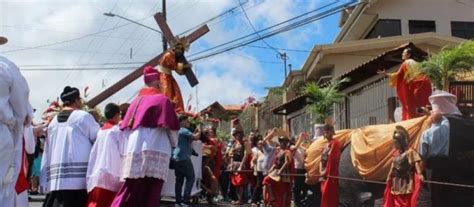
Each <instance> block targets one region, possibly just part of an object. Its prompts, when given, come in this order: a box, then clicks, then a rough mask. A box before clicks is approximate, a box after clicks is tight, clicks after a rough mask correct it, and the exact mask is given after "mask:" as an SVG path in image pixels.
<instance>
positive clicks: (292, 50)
mask: <svg viewBox="0 0 474 207" xmlns="http://www.w3.org/2000/svg"><path fill="white" fill-rule="evenodd" d="M245 47H252V48H257V49H265V50H272V48H269V47H266V46H259V45H245ZM277 49H278V50H283V51H289V52H299V53H318V51H312V50H304V49H292V48H281V47H277ZM341 55H348V56H359V57H373V56H374V55H359V54H351V53H341Z"/></svg>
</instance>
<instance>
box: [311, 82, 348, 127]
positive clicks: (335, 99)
mask: <svg viewBox="0 0 474 207" xmlns="http://www.w3.org/2000/svg"><path fill="white" fill-rule="evenodd" d="M345 82H349V79H348V78H344V79H342V80H335V81H333V82H331V83H330V84H329V85H328V86H326V87H320V86H319V85H318V84H316V83H315V82H309V83H307V84H306V86H304V87H303V94H305V95H306V96H308V98H309V99H310V101H311V104H309V105H307V106H306V108H307V109H308V110H309V111H310V112H311V114H312V115H313V116H314V121H316V123H324V121H325V120H326V119H327V118H329V117H330V116H331V114H332V113H333V110H334V104H336V103H340V102H341V101H342V100H343V98H344V97H345V96H346V95H345V94H344V93H342V92H340V91H339V89H338V88H339V86H340V85H341V84H342V83H345Z"/></svg>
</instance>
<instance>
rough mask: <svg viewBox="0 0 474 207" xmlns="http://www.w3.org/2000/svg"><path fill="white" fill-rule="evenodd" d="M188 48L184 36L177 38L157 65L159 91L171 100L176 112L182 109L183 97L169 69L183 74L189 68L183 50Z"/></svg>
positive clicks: (189, 65) (187, 42)
mask: <svg viewBox="0 0 474 207" xmlns="http://www.w3.org/2000/svg"><path fill="white" fill-rule="evenodd" d="M188 48H189V41H188V40H187V39H186V38H185V37H182V38H177V40H176V42H175V44H174V45H173V46H172V48H171V49H169V50H168V51H166V52H165V53H164V54H163V56H162V57H161V59H160V63H159V64H160V65H159V66H158V67H159V71H160V75H159V76H160V87H161V92H162V93H163V94H164V95H165V96H167V97H168V98H169V99H170V100H171V102H173V104H174V108H175V111H176V112H178V113H179V112H183V111H184V104H183V97H182V95H181V91H180V89H179V86H178V83H176V80H175V79H174V78H173V76H172V72H171V71H173V70H174V71H176V72H177V73H178V74H180V75H183V74H184V71H185V70H190V69H191V64H189V63H187V61H186V59H185V57H184V52H185V51H187V50H188Z"/></svg>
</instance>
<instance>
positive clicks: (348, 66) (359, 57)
mask: <svg viewBox="0 0 474 207" xmlns="http://www.w3.org/2000/svg"><path fill="white" fill-rule="evenodd" d="M415 45H416V46H417V47H418V48H420V49H422V50H424V51H426V52H429V53H436V52H438V51H439V50H440V49H441V48H440V47H437V46H433V45H430V44H427V43H420V44H415ZM395 47H397V46H394V47H387V48H383V49H375V50H365V51H358V52H351V53H341V54H328V55H325V56H324V57H323V58H322V59H321V60H320V61H319V63H322V64H334V72H333V77H339V76H340V75H341V74H343V73H345V72H347V71H349V70H352V69H353V68H355V67H356V66H359V65H361V64H362V63H365V62H367V61H369V60H370V59H372V58H374V57H376V56H377V55H380V54H381V53H383V52H386V51H388V50H391V49H393V48H395Z"/></svg>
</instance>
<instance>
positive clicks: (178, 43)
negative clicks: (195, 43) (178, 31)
mask: <svg viewBox="0 0 474 207" xmlns="http://www.w3.org/2000/svg"><path fill="white" fill-rule="evenodd" d="M189 46H190V44H189V40H188V39H187V38H186V37H185V36H183V37H176V39H175V41H174V43H173V47H175V48H178V47H181V48H183V49H184V50H185V51H188V50H189Z"/></svg>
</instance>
